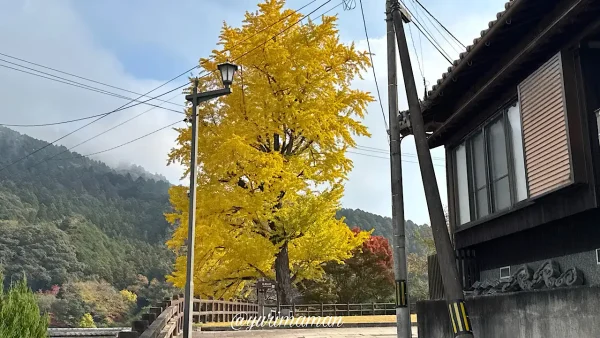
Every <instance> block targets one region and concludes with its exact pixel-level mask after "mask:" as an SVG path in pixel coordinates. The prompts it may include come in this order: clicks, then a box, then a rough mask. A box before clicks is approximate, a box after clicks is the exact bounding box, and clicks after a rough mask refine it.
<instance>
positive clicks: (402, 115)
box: [398, 110, 412, 136]
mask: <svg viewBox="0 0 600 338" xmlns="http://www.w3.org/2000/svg"><path fill="white" fill-rule="evenodd" d="M398 129H399V130H400V135H402V136H408V135H411V134H412V126H411V124H410V112H409V111H408V110H404V111H400V112H398Z"/></svg>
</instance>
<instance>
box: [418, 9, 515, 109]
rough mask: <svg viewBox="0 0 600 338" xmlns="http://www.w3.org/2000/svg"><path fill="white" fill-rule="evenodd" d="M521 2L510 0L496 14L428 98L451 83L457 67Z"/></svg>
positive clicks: (439, 81)
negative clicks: (443, 85)
mask: <svg viewBox="0 0 600 338" xmlns="http://www.w3.org/2000/svg"><path fill="white" fill-rule="evenodd" d="M519 1H524V0H509V1H508V2H507V3H505V4H504V11H502V12H498V13H497V14H496V20H493V21H490V22H489V23H488V28H487V29H484V30H482V31H481V33H480V36H479V37H478V38H475V39H474V40H473V44H471V45H469V46H467V48H466V51H464V52H462V53H460V54H459V58H458V60H454V62H453V63H452V66H450V67H448V71H447V72H445V73H444V74H442V77H441V78H440V79H438V80H437V83H436V84H435V85H433V87H432V88H431V90H430V91H429V92H427V95H428V97H434V96H436V95H437V91H438V89H440V86H441V85H442V84H443V83H444V82H445V81H451V75H452V72H453V71H454V70H455V69H456V67H458V66H459V65H460V64H462V63H463V62H467V61H465V58H466V57H467V55H469V53H471V51H473V49H474V48H475V47H476V46H478V45H479V44H480V43H484V42H482V40H483V38H484V37H485V36H486V35H487V34H488V32H489V31H490V29H492V27H494V25H496V24H498V22H499V21H500V19H502V17H503V16H504V14H505V13H506V12H507V11H508V9H509V8H510V7H512V6H513V5H514V4H515V3H518V2H519ZM427 101H428V100H425V102H424V103H425V105H427Z"/></svg>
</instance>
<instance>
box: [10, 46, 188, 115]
mask: <svg viewBox="0 0 600 338" xmlns="http://www.w3.org/2000/svg"><path fill="white" fill-rule="evenodd" d="M0 55H2V56H4V57H7V58H11V59H14V60H18V61H21V62H24V63H28V64H30V65H34V66H37V67H40V68H45V69H48V70H52V71H54V72H57V73H61V74H65V75H68V76H72V77H74V78H78V79H81V80H85V81H89V82H92V83H96V84H99V85H103V86H106V87H110V88H113V89H118V90H122V91H124V92H127V93H131V94H136V95H142V94H140V93H137V92H134V91H131V90H128V89H125V88H121V87H117V86H113V85H110V84H107V83H104V82H100V81H97V80H93V79H90V78H87V77H84V76H80V75H77V74H73V73H69V72H65V71H63V70H59V69H56V68H52V67H48V66H44V65H42V64H39V63H35V62H31V61H27V60H25V59H21V58H18V57H16V56H12V55H8V54H5V53H1V52H0ZM0 61H4V62H7V63H12V62H9V61H6V60H2V59H0ZM13 64H15V65H16V63H13ZM21 67H24V66H21ZM24 68H27V67H24ZM28 69H30V68H28ZM44 74H45V73H44ZM53 76H55V75H53ZM68 81H71V80H68ZM144 97H146V96H145V95H144ZM157 101H162V102H168V101H165V100H157ZM168 103H170V104H173V105H176V106H180V107H184V105H182V104H180V103H175V102H168Z"/></svg>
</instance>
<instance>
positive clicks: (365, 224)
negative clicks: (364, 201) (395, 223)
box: [337, 209, 433, 256]
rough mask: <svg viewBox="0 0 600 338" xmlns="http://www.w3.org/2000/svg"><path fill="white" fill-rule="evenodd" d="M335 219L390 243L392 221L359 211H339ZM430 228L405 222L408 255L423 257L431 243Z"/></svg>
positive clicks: (409, 221)
mask: <svg viewBox="0 0 600 338" xmlns="http://www.w3.org/2000/svg"><path fill="white" fill-rule="evenodd" d="M337 217H338V218H340V217H344V218H345V222H346V224H348V226H349V227H351V228H352V227H355V226H356V227H359V228H360V229H362V230H373V229H375V230H374V231H373V235H376V236H383V237H385V238H387V239H388V241H389V242H390V244H391V243H392V237H393V229H392V219H391V218H390V217H384V216H380V215H376V214H372V213H370V212H366V211H362V210H360V209H341V210H339V211H338V213H337ZM432 238H433V237H432V233H431V227H430V226H429V225H427V224H423V225H417V224H415V223H414V222H412V221H411V220H407V221H406V239H407V249H408V253H415V254H418V255H420V256H422V255H425V254H426V253H427V252H428V250H427V246H428V244H429V243H432V240H433V239H432Z"/></svg>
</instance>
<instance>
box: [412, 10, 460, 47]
mask: <svg viewBox="0 0 600 338" xmlns="http://www.w3.org/2000/svg"><path fill="white" fill-rule="evenodd" d="M413 8H414V9H415V13H418V11H419V8H418V7H417V5H415V4H414V1H413ZM424 16H425V19H427V21H429V23H430V24H431V26H432V27H433V28H434V29H435V30H436V31H437V32H438V33H439V35H440V36H441V37H442V38H443V39H444V41H446V42H447V43H448V45H449V46H450V48H452V49H454V51H455V52H456V53H460V52H461V51H460V50H458V49H456V47H455V44H456V43H454V44H453V43H452V42H450V41H449V40H448V38H446V35H444V33H442V32H441V31H440V30H439V28H438V27H437V25H436V24H435V23H433V21H431V19H430V18H429V15H427V14H425V15H424ZM419 19H421V20H423V19H422V18H421V17H419ZM423 22H424V21H423ZM459 48H460V47H459Z"/></svg>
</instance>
